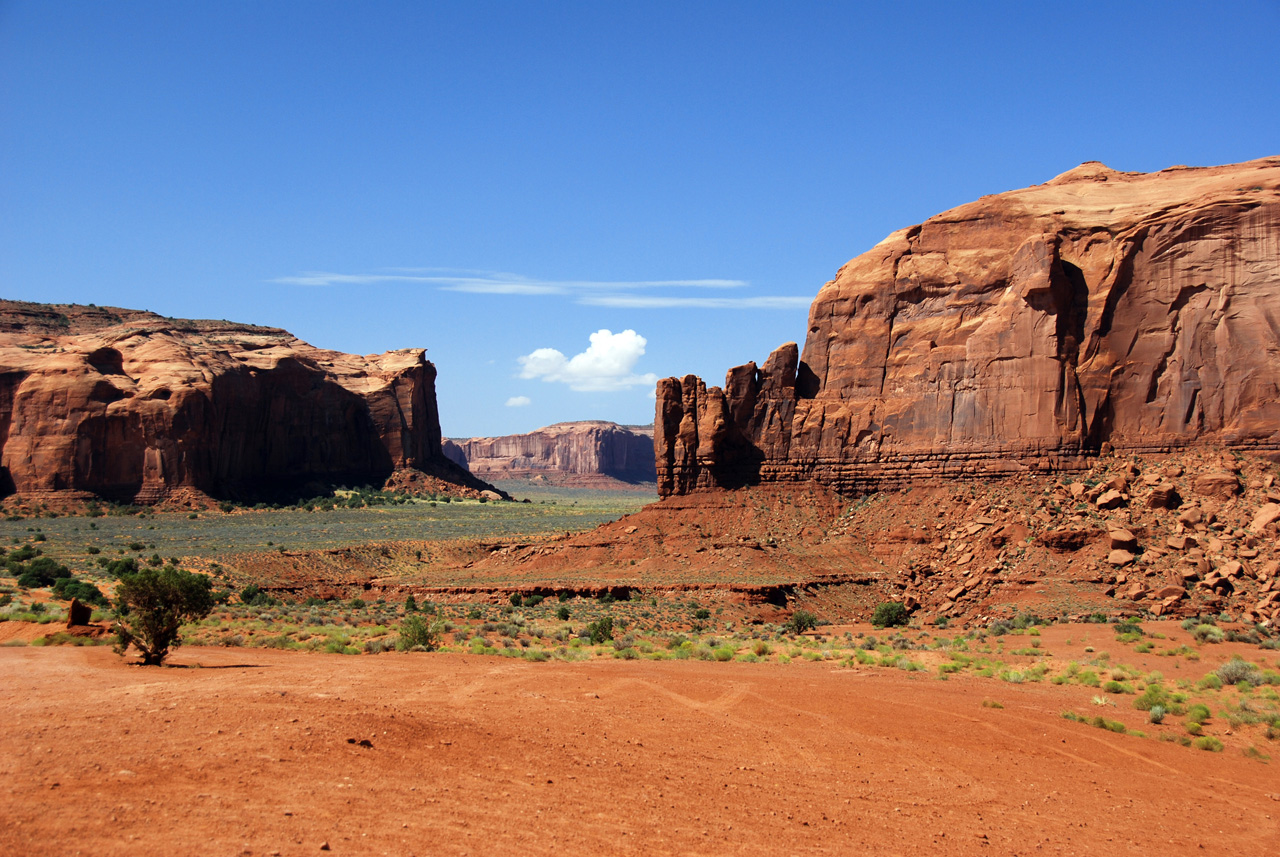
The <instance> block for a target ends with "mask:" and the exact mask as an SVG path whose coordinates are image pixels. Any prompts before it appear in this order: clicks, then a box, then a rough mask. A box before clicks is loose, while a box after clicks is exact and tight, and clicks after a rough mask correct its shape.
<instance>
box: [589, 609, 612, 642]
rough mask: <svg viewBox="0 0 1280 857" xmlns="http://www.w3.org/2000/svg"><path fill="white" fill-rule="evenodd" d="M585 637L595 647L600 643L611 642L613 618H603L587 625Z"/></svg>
mask: <svg viewBox="0 0 1280 857" xmlns="http://www.w3.org/2000/svg"><path fill="white" fill-rule="evenodd" d="M586 635H587V638H588V639H590V640H591V642H592V643H594V644H596V645H599V644H600V643H607V642H608V641H610V640H612V639H613V617H612V616H605V617H604V618H602V619H597V620H596V621H594V622H589V623H587V627H586Z"/></svg>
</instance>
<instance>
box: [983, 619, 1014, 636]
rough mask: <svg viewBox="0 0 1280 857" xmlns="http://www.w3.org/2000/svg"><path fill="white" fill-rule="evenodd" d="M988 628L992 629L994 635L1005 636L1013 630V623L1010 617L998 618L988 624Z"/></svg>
mask: <svg viewBox="0 0 1280 857" xmlns="http://www.w3.org/2000/svg"><path fill="white" fill-rule="evenodd" d="M987 630H988V631H990V632H991V634H992V635H993V636H996V637H1003V636H1004V635H1005V634H1007V633H1009V632H1010V631H1012V630H1013V624H1012V623H1011V622H1009V620H1008V619H996V620H995V621H994V622H992V623H991V624H990V625H988V626H987Z"/></svg>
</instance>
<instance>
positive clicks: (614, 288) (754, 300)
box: [270, 268, 811, 309]
mask: <svg viewBox="0 0 1280 857" xmlns="http://www.w3.org/2000/svg"><path fill="white" fill-rule="evenodd" d="M270 282H272V283H278V284H281V285H290V286H310V287H334V286H337V287H341V286H373V285H380V284H392V283H418V284H421V285H424V286H431V287H434V288H437V289H439V290H441V291H446V292H463V293H467V294H477V295H525V296H546V295H551V296H557V295H558V296H561V297H565V298H568V299H569V300H571V301H573V302H574V303H577V304H582V305H586V306H604V307H618V308H623V309H664V308H668V307H685V308H694V309H795V308H807V307H808V306H809V303H810V301H811V298H810V297H792V296H785V295H766V296H747V295H741V296H739V295H734V296H732V297H689V296H685V295H679V294H661V295H653V294H649V295H642V294H636V292H640V291H676V292H679V291H682V290H689V289H695V290H715V291H732V290H736V289H749V288H750V286H751V284H750V283H749V282H747V281H746V280H733V279H724V278H708V279H685V280H541V279H536V278H533V277H525V276H523V275H520V274H508V273H501V272H492V271H467V270H458V269H454V268H388V269H384V270H383V272H380V273H370V274H342V273H335V272H331V271H304V272H303V273H301V274H297V275H294V276H290V277H276V278H275V279H273V280H271V281H270Z"/></svg>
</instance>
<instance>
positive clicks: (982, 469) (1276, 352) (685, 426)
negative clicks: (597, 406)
mask: <svg viewBox="0 0 1280 857" xmlns="http://www.w3.org/2000/svg"><path fill="white" fill-rule="evenodd" d="M1200 443H1211V444H1221V445H1226V446H1238V447H1249V448H1254V449H1259V450H1266V451H1274V450H1277V449H1280V158H1267V159H1263V160H1258V161H1251V162H1248V163H1243V164H1236V165H1230V166H1223V167H1206V168H1194V169H1193V168H1186V167H1173V168H1170V169H1167V170H1163V171H1161V172H1158V173H1149V174H1144V173H1122V172H1117V171H1115V170H1112V169H1109V168H1107V167H1105V166H1103V165H1102V164H1099V163H1096V162H1091V163H1086V164H1084V165H1082V166H1080V167H1077V168H1076V169H1074V170H1071V171H1070V172H1067V173H1064V174H1063V175H1061V176H1058V177H1057V178H1055V179H1054V180H1052V181H1050V182H1047V183H1046V184H1043V185H1037V186H1035V187H1031V188H1026V189H1023V190H1016V191H1010V192H1008V193H1003V194H999V195H996V196H988V197H983V198H982V199H980V200H978V201H976V202H972V203H969V204H967V205H963V206H960V207H959V208H956V209H953V210H951V211H948V212H945V213H943V214H939V215H937V216H935V217H932V218H930V219H929V220H927V221H925V222H924V223H923V224H921V225H919V226H913V227H910V228H908V229H902V230H899V231H897V232H895V233H893V234H892V235H890V236H889V237H888V238H886V239H884V240H883V241H881V242H880V243H879V244H877V245H876V246H875V247H873V248H872V249H871V250H869V251H867V252H866V253H864V254H862V255H861V256H859V257H857V258H855V259H853V260H852V261H850V262H848V263H847V264H846V265H844V267H842V268H841V269H840V271H839V272H838V274H837V275H836V278H835V279H834V280H832V281H830V282H828V283H827V284H826V285H825V286H823V287H822V289H821V291H820V292H819V293H818V296H817V298H816V299H815V300H814V303H813V305H812V307H811V310H810V313H809V329H808V335H807V337H806V339H805V344H804V349H803V352H801V351H800V349H799V347H798V346H797V345H796V344H794V343H789V344H787V345H784V346H782V347H781V348H779V349H778V350H777V351H775V352H774V354H773V355H771V356H770V357H769V359H768V361H767V362H766V363H765V365H764V366H763V367H757V366H756V365H755V364H754V363H748V364H746V365H744V366H739V367H737V368H735V369H732V370H730V371H729V373H728V375H727V377H726V379H725V385H724V387H723V388H720V387H707V386H706V385H705V384H704V383H703V382H702V380H701V379H699V378H696V377H694V376H686V377H684V378H667V379H664V380H662V381H660V382H659V383H658V391H657V413H656V420H655V443H654V446H655V450H656V454H657V471H658V490H659V494H660V495H662V496H667V495H671V494H682V493H687V492H690V491H694V490H698V489H714V488H724V487H734V486H738V485H743V484H751V483H755V482H760V481H799V480H816V481H817V482H820V483H822V484H825V485H827V486H830V487H832V488H834V489H836V490H838V491H840V492H842V493H857V492H859V491H863V490H868V489H875V488H880V487H888V486H892V485H900V484H903V483H905V482H907V481H908V480H911V479H914V478H916V477H919V476H967V475H991V474H1005V473H1012V472H1020V471H1025V470H1063V469H1077V468H1081V467H1085V466H1088V463H1089V461H1090V459H1091V457H1092V456H1094V455H1096V454H1097V453H1098V452H1100V451H1102V450H1104V449H1116V450H1121V451H1131V452H1135V453H1141V452H1163V451H1169V450H1173V449H1178V448H1182V447H1186V446H1188V445H1192V444H1200Z"/></svg>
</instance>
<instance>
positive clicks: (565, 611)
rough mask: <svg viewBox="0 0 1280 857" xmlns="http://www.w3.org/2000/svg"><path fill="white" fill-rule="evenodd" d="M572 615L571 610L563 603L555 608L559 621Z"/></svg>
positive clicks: (563, 620)
mask: <svg viewBox="0 0 1280 857" xmlns="http://www.w3.org/2000/svg"><path fill="white" fill-rule="evenodd" d="M572 615H573V611H571V610H570V609H569V608H568V607H566V606H564V605H563V604H561V605H560V606H559V607H557V608H556V618H557V619H559V620H560V621H561V622H566V621H568V619H569V617H570V616H572Z"/></svg>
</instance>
